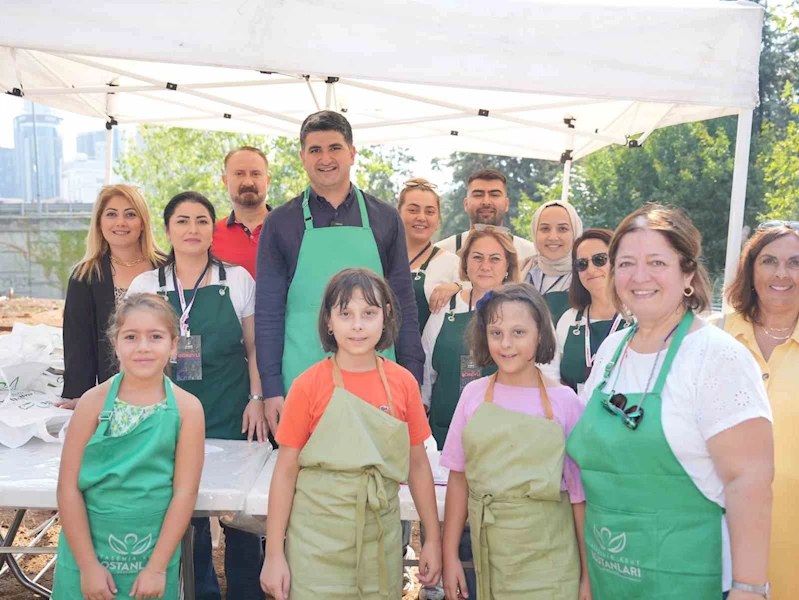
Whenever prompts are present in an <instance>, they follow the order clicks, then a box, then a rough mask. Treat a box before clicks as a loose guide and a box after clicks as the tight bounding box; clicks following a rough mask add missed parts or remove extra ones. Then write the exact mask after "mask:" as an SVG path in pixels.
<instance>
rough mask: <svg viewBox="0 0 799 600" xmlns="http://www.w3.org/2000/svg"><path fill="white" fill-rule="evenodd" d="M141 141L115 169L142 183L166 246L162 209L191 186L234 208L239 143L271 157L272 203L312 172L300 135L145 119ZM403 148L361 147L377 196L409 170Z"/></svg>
mask: <svg viewBox="0 0 799 600" xmlns="http://www.w3.org/2000/svg"><path fill="white" fill-rule="evenodd" d="M138 138H139V143H138V144H136V145H134V146H133V147H131V148H130V149H129V150H128V151H127V152H125V154H124V155H123V156H121V157H120V159H119V161H118V162H117V166H116V169H115V171H116V174H117V175H119V176H120V177H121V178H122V180H123V181H127V182H131V183H135V184H137V185H139V186H140V187H141V188H142V192H143V194H144V197H145V199H146V200H147V204H148V206H149V207H150V214H151V215H152V219H153V230H154V232H155V236H156V239H157V240H158V243H159V244H160V245H161V246H162V247H164V248H166V247H168V243H167V241H166V236H165V234H164V228H163V223H162V221H161V215H162V214H163V210H164V207H165V206H166V204H167V202H169V199H170V198H172V197H173V196H174V195H176V194H178V193H180V192H184V191H187V190H194V191H197V192H200V193H202V194H204V195H205V196H206V197H207V198H208V199H209V200H210V201H211V203H212V204H213V205H214V208H215V209H216V212H217V218H222V217H223V216H224V215H227V214H228V213H229V212H230V198H229V196H228V193H227V190H226V189H225V186H224V185H223V184H222V171H223V164H222V163H223V159H224V157H225V155H226V154H227V153H228V152H230V151H231V150H233V149H235V148H238V147H240V146H255V147H256V148H261V149H262V150H263V151H264V152H265V153H266V154H267V156H268V157H269V172H270V175H271V177H272V181H271V184H270V188H269V203H270V204H271V205H272V206H280V205H281V204H283V203H284V202H286V201H288V200H290V199H291V198H294V197H296V196H298V195H299V194H301V193H302V191H303V190H304V189H305V187H306V186H307V185H308V177H307V175H306V173H305V169H304V168H303V166H302V161H301V160H300V157H299V151H300V142H299V138H292V139H289V138H285V137H274V138H267V137H265V136H262V135H250V134H236V133H227V132H220V131H201V130H197V129H181V128H164V127H158V126H152V125H143V126H141V127H139V130H138ZM411 160H412V159H411V157H410V155H409V154H408V152H407V151H406V150H404V149H402V148H395V147H385V148H373V147H366V148H363V149H360V150H359V152H358V161H357V172H356V180H357V183H358V185H359V186H360V187H362V188H363V189H365V190H368V191H369V192H370V193H372V194H374V195H375V196H377V197H378V198H381V199H383V200H386V201H389V202H393V201H394V199H395V197H396V195H397V189H398V188H397V184H396V183H395V182H394V179H395V178H396V177H398V176H403V175H407V173H408V165H409V163H410V162H411Z"/></svg>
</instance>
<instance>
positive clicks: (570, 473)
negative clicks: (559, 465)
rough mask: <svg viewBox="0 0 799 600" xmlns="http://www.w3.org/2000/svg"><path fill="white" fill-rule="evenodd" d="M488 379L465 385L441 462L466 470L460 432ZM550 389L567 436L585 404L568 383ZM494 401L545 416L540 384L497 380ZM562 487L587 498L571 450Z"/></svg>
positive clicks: (581, 499) (574, 495) (574, 498)
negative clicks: (503, 383)
mask: <svg viewBox="0 0 799 600" xmlns="http://www.w3.org/2000/svg"><path fill="white" fill-rule="evenodd" d="M488 380H489V378H488V377H483V378H481V379H477V380H475V381H472V382H471V383H469V384H468V385H467V386H466V387H465V388H464V389H463V393H462V394H461V398H460V400H459V401H458V406H457V408H456V409H455V414H454V415H453V416H452V423H451V424H450V426H449V432H448V433H447V441H446V442H445V443H444V451H443V452H442V453H441V465H442V466H444V467H447V468H448V469H450V470H452V471H461V472H463V471H465V470H466V453H465V452H464V450H463V442H462V440H461V436H462V435H463V429H464V427H466V423H468V422H469V419H471V418H472V416H473V415H474V413H475V412H476V411H477V409H478V408H479V407H480V405H481V404H482V403H483V402H484V401H485V394H486V390H487V389H488ZM547 392H548V393H549V400H550V402H551V403H552V412H553V413H554V415H555V421H556V422H557V423H558V424H559V425H560V426H561V427H563V432H564V434H565V437H566V439H568V437H569V434H570V433H571V431H572V429H574V426H575V425H576V424H577V421H578V420H579V419H580V415H582V414H583V406H582V404H581V403H580V400H579V399H578V398H577V394H575V393H574V390H572V389H571V388H570V387H568V386H565V385H561V386H557V387H548V388H547ZM494 404H496V405H497V406H501V407H502V408H505V409H507V410H512V411H514V412H520V413H524V414H528V415H533V416H535V417H541V418H542V419H545V418H546V417H545V416H544V407H543V406H542V405H541V398H540V394H539V392H538V388H528V387H514V386H509V385H502V384H501V383H497V384H495V385H494ZM560 489H561V491H567V492H569V498H570V499H571V502H572V504H578V503H580V502H585V492H584V491H583V484H582V481H580V468H579V467H578V466H577V464H576V463H575V462H574V461H573V460H572V459H571V458H570V457H569V455H568V454H567V455H566V459H565V461H564V463H563V477H562V480H561V486H560Z"/></svg>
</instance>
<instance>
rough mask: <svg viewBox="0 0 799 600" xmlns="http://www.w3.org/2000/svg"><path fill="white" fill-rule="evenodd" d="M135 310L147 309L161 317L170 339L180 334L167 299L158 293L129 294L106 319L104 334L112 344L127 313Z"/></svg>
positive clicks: (173, 311)
mask: <svg viewBox="0 0 799 600" xmlns="http://www.w3.org/2000/svg"><path fill="white" fill-rule="evenodd" d="M135 310H149V311H151V312H153V313H155V316H156V318H158V319H161V321H162V322H163V324H164V325H165V326H166V329H167V331H168V332H169V335H170V337H171V338H172V339H175V338H176V337H178V335H180V329H179V325H178V316H177V314H175V309H173V308H172V305H171V304H170V303H169V301H168V300H166V299H165V298H163V297H161V296H159V295H158V294H130V295H129V296H125V297H124V298H123V299H122V302H120V303H119V306H117V308H116V310H115V311H114V314H112V315H111V318H110V319H109V320H108V329H107V331H106V335H108V339H109V341H110V342H111V343H112V344H116V339H117V336H118V335H119V330H120V329H122V325H123V324H124V323H125V319H127V318H128V315H129V314H130V313H132V312H133V311H135Z"/></svg>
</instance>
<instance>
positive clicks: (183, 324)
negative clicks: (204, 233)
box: [172, 260, 211, 336]
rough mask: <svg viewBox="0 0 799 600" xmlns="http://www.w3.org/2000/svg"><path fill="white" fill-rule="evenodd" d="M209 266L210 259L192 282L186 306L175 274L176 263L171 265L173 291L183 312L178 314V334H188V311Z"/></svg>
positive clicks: (192, 304) (181, 287)
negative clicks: (191, 289) (189, 297)
mask: <svg viewBox="0 0 799 600" xmlns="http://www.w3.org/2000/svg"><path fill="white" fill-rule="evenodd" d="M210 266H211V261H210V260H209V261H208V262H207V263H205V268H204V269H203V272H202V275H200V278H199V279H198V280H197V283H195V284H194V290H193V291H192V293H191V302H189V304H188V306H187V305H186V298H184V297H183V285H182V284H181V283H180V280H179V279H178V277H177V275H176V274H175V273H176V272H177V265H172V284H173V285H174V286H175V292H176V293H177V295H178V300H180V309H181V310H182V311H183V313H182V314H181V315H180V334H181V335H184V336H188V335H190V334H189V313H190V312H191V307H192V306H194V301H195V300H196V299H197V289H198V288H199V287H200V283H202V280H203V279H205V274H206V273H207V272H208V267H210Z"/></svg>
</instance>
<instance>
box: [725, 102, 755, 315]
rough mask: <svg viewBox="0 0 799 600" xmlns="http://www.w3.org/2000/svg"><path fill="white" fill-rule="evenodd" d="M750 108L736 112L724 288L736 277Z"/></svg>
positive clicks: (742, 221)
mask: <svg viewBox="0 0 799 600" xmlns="http://www.w3.org/2000/svg"><path fill="white" fill-rule="evenodd" d="M753 113H754V111H753V110H751V109H750V110H742V111H740V112H739V113H738V132H737V135H736V137H735V166H734V167H733V172H732V194H731V197H730V221H729V228H728V230H727V260H726V263H725V266H724V291H725V292H726V291H727V289H728V288H729V286H730V285H731V284H732V281H733V279H735V272H736V270H737V269H738V259H739V258H740V255H741V238H742V237H743V226H744V207H745V206H746V178H747V176H748V174H749V145H750V142H751V141H752V115H753ZM722 306H723V308H722V311H723V312H725V313H726V312H727V310H728V307H727V298H726V295H725V297H724V299H723V305H722Z"/></svg>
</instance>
